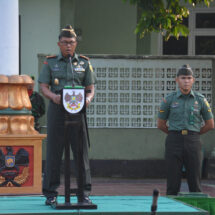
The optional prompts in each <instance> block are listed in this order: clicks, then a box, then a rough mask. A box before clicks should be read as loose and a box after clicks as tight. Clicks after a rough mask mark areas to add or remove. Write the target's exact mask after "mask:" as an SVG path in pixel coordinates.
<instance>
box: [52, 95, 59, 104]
mask: <svg viewBox="0 0 215 215" xmlns="http://www.w3.org/2000/svg"><path fill="white" fill-rule="evenodd" d="M52 101H53V102H54V103H55V104H58V105H59V104H60V103H61V95H59V94H53V97H52Z"/></svg>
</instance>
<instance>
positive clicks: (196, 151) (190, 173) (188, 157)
mask: <svg viewBox="0 0 215 215" xmlns="http://www.w3.org/2000/svg"><path fill="white" fill-rule="evenodd" d="M201 145H202V144H201V141H200V135H199V134H198V133H193V134H188V135H182V134H181V133H179V132H171V131H170V132H169V134H168V136H167V138H166V151H165V158H166V165H167V195H177V194H178V192H179V191H180V186H181V179H182V168H183V165H184V167H185V169H186V177H187V182H188V187H189V191H190V192H201V186H200V178H201V161H202V153H201Z"/></svg>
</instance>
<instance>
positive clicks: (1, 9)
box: [0, 0, 19, 75]
mask: <svg viewBox="0 0 215 215" xmlns="http://www.w3.org/2000/svg"><path fill="white" fill-rule="evenodd" d="M18 4H19V1H18V0H0V74H1V75H18V74H19V6H18Z"/></svg>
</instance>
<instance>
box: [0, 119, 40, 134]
mask: <svg viewBox="0 0 215 215" xmlns="http://www.w3.org/2000/svg"><path fill="white" fill-rule="evenodd" d="M2 134H15V135H16V134H31V135H33V134H38V132H37V131H36V130H35V129H34V117H33V116H31V115H21V116H20V115H0V135H2Z"/></svg>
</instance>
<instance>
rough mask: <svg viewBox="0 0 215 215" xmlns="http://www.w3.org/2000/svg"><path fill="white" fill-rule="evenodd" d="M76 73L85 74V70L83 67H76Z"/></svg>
mask: <svg viewBox="0 0 215 215" xmlns="http://www.w3.org/2000/svg"><path fill="white" fill-rule="evenodd" d="M74 70H75V72H85V69H84V68H83V67H76V68H74Z"/></svg>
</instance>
